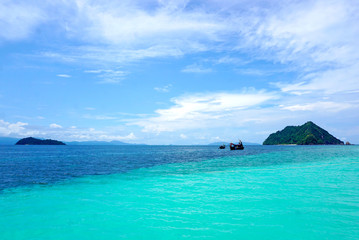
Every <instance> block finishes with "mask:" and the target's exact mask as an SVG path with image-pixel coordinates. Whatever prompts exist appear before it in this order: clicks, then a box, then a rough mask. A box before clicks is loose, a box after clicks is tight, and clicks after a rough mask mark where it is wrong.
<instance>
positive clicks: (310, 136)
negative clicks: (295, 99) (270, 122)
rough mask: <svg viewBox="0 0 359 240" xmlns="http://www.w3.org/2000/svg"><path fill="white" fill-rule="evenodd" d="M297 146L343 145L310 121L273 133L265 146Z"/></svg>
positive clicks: (265, 142) (264, 143)
mask: <svg viewBox="0 0 359 240" xmlns="http://www.w3.org/2000/svg"><path fill="white" fill-rule="evenodd" d="M279 144H296V145H343V144H344V142H342V141H340V140H339V139H337V138H336V137H334V136H333V135H331V134H330V133H328V132H327V131H326V130H324V129H323V128H321V127H319V126H318V125H316V124H314V123H313V122H311V121H309V122H307V123H305V124H303V125H301V126H287V127H285V128H284V129H283V130H281V131H277V132H276V133H272V134H270V135H269V137H268V138H267V139H266V140H265V141H264V142H263V145H279Z"/></svg>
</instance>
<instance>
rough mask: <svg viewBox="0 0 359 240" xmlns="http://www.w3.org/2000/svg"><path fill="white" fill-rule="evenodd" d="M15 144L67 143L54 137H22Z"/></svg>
mask: <svg viewBox="0 0 359 240" xmlns="http://www.w3.org/2000/svg"><path fill="white" fill-rule="evenodd" d="M15 145H66V144H65V143H63V142H60V141H57V140H52V139H45V140H41V139H37V138H33V137H28V138H23V139H20V140H19V141H18V142H17V143H15Z"/></svg>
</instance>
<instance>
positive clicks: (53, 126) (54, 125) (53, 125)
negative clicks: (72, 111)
mask: <svg viewBox="0 0 359 240" xmlns="http://www.w3.org/2000/svg"><path fill="white" fill-rule="evenodd" d="M50 128H54V129H56V128H62V126H61V125H59V124H56V123H52V124H50Z"/></svg>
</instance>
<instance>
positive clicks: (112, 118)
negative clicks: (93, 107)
mask: <svg viewBox="0 0 359 240" xmlns="http://www.w3.org/2000/svg"><path fill="white" fill-rule="evenodd" d="M83 118H86V119H94V120H114V119H117V118H116V117H111V116H105V115H90V114H85V115H84V116H83Z"/></svg>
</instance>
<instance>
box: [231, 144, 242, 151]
mask: <svg viewBox="0 0 359 240" xmlns="http://www.w3.org/2000/svg"><path fill="white" fill-rule="evenodd" d="M229 148H230V149H231V150H243V149H244V147H243V145H236V144H235V145H231V146H229Z"/></svg>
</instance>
